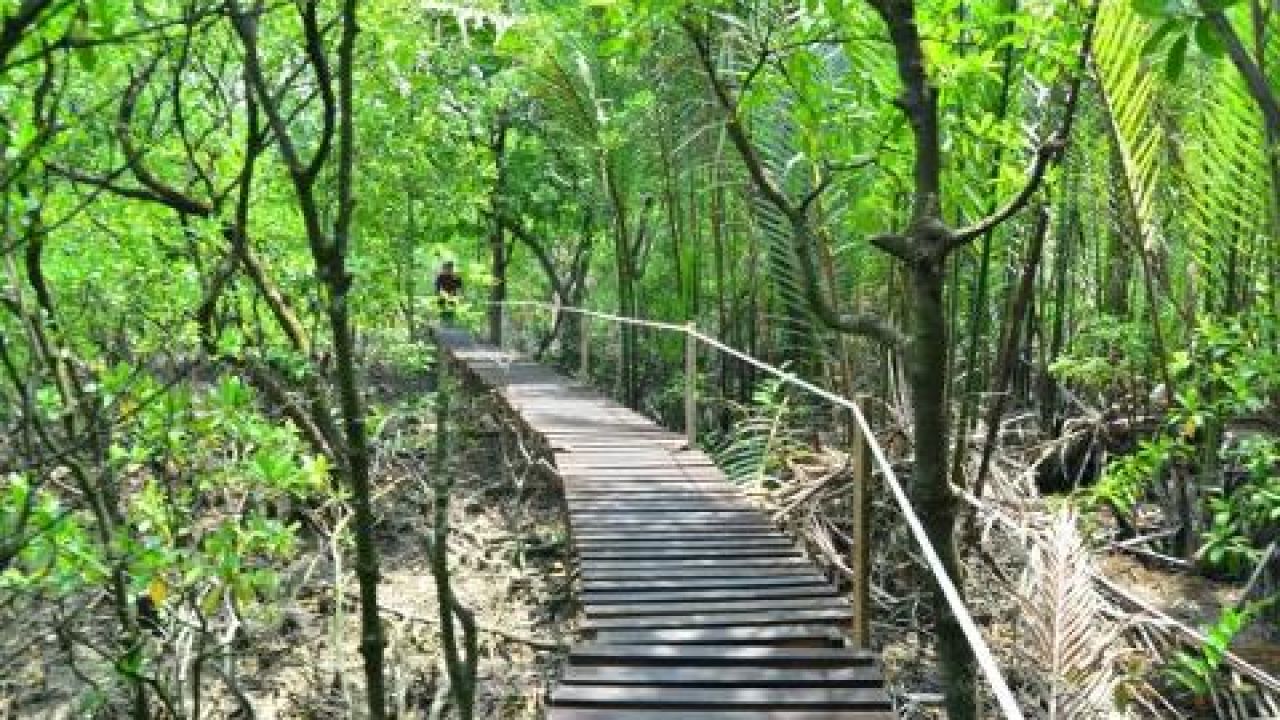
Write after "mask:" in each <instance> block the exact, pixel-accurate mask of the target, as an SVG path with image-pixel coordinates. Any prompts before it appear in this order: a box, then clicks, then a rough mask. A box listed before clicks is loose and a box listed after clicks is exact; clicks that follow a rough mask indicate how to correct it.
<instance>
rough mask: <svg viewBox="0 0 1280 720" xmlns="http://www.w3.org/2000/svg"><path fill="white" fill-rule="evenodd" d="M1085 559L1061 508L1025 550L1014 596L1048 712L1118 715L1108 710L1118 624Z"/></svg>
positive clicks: (1116, 677)
mask: <svg viewBox="0 0 1280 720" xmlns="http://www.w3.org/2000/svg"><path fill="white" fill-rule="evenodd" d="M1092 564H1093V563H1092V557H1091V556H1090V553H1089V551H1088V548H1086V547H1085V544H1084V542H1083V541H1082V540H1081V538H1080V534H1079V532H1078V531H1077V529H1076V516H1075V513H1074V512H1072V511H1069V510H1064V511H1062V512H1060V513H1059V514H1058V516H1057V517H1056V518H1054V519H1053V521H1052V522H1051V523H1050V525H1049V527H1048V530H1047V531H1046V533H1045V535H1044V536H1043V537H1042V538H1038V539H1037V540H1036V541H1035V542H1034V543H1033V544H1032V548H1031V553H1030V556H1029V558H1028V563H1027V568H1026V572H1025V574H1024V576H1023V587H1022V592H1021V594H1020V598H1019V600H1020V604H1021V606H1022V611H1023V612H1022V622H1023V625H1024V627H1025V629H1026V631H1027V642H1026V651H1027V653H1028V656H1029V657H1031V658H1034V659H1035V662H1036V665H1037V667H1038V668H1039V669H1040V677H1039V681H1040V691H1041V693H1042V701H1043V703H1044V707H1045V708H1046V709H1047V710H1048V715H1047V716H1048V717H1049V718H1050V719H1051V720H1053V719H1056V718H1063V719H1067V718H1071V719H1076V718H1111V717H1123V716H1124V715H1123V713H1121V712H1120V711H1118V710H1116V709H1115V698H1116V696H1117V695H1116V689H1117V686H1118V685H1119V684H1120V682H1121V678H1122V673H1121V671H1120V667H1119V660H1120V656H1119V651H1118V650H1117V647H1119V646H1118V645H1117V643H1116V642H1115V641H1116V638H1117V634H1118V629H1117V628H1115V627H1112V626H1111V624H1110V623H1109V622H1108V621H1107V619H1106V618H1105V617H1104V616H1103V609H1104V606H1105V601H1104V600H1103V598H1102V596H1101V595H1100V594H1099V593H1098V590H1097V588H1096V587H1095V585H1094V582H1093V572H1092Z"/></svg>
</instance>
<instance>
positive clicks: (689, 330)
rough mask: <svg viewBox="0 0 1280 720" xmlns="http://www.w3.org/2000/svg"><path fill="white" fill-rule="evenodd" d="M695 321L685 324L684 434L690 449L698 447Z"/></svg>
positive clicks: (696, 339) (696, 340)
mask: <svg viewBox="0 0 1280 720" xmlns="http://www.w3.org/2000/svg"><path fill="white" fill-rule="evenodd" d="M696 330H697V328H696V327H695V326H694V324H693V321H692V320H690V321H689V322H687V323H685V326H684V434H685V438H686V439H687V441H688V444H689V449H690V450H693V449H695V448H697V447H698V445H697V442H698V338H697V337H696V336H695V335H694V332H695V331H696Z"/></svg>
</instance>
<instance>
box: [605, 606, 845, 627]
mask: <svg viewBox="0 0 1280 720" xmlns="http://www.w3.org/2000/svg"><path fill="white" fill-rule="evenodd" d="M852 620H853V612H852V611H851V610H849V609H848V608H831V609H826V610H776V611H773V612H754V613H753V612H738V613H696V614H685V615H634V616H627V617H607V618H593V617H588V618H587V619H585V620H584V621H583V623H582V627H583V628H584V629H589V630H604V629H606V628H681V627H732V626H736V625H792V624H795V623H814V622H825V623H839V624H842V625H843V624H846V623H849V622H852Z"/></svg>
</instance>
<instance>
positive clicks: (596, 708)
mask: <svg viewBox="0 0 1280 720" xmlns="http://www.w3.org/2000/svg"><path fill="white" fill-rule="evenodd" d="M437 337H438V339H439V341H440V343H441V346H442V347H443V348H444V349H445V351H446V352H447V353H448V354H449V355H450V356H451V359H452V361H453V365H454V367H456V368H457V369H459V370H460V371H461V372H463V373H465V374H466V375H467V376H468V378H469V379H470V380H471V381H473V382H477V383H479V384H481V385H482V386H484V387H486V388H488V389H491V390H493V391H495V392H496V393H497V394H498V395H499V398H500V399H501V401H502V402H504V403H505V404H506V405H507V406H508V408H509V409H510V410H511V411H512V412H513V413H514V414H516V415H517V416H518V417H519V418H520V419H521V420H522V421H523V422H524V423H525V425H526V426H527V428H528V429H529V430H530V431H532V432H534V433H536V434H537V435H540V436H541V437H542V438H543V439H544V440H545V442H546V444H547V445H548V447H550V448H551V452H552V455H553V458H554V461H555V466H556V468H557V470H558V474H559V477H560V480H561V483H562V485H563V490H564V497H565V505H566V507H567V510H568V513H569V526H570V531H571V533H572V541H573V549H574V551H575V557H576V561H577V570H578V579H579V583H578V588H577V589H578V599H579V601H580V603H581V605H582V609H583V619H582V623H581V629H582V631H583V636H584V637H583V638H582V641H581V643H580V644H578V645H577V646H575V647H574V648H573V649H572V650H571V651H570V653H569V661H568V665H567V667H566V669H565V672H564V675H563V677H562V678H561V679H560V682H559V684H558V685H557V686H556V687H555V688H554V689H553V690H552V692H551V710H550V713H549V715H548V717H549V718H550V719H551V720H596V719H603V718H618V719H619V720H642V719H646V720H647V719H653V720H659V719H664V720H677V719H687V720H764V719H766V718H767V719H769V720H817V719H819V718H848V719H858V720H871V719H872V718H876V719H887V718H892V717H894V714H893V712H892V705H891V703H890V700H889V697H888V695H887V694H886V693H885V691H884V687H883V682H882V678H881V675H880V668H879V664H878V662H877V659H876V657H875V656H874V655H873V654H872V653H869V652H866V651H860V650H854V649H850V648H848V647H846V642H845V636H844V632H843V630H844V628H846V627H848V626H849V624H850V623H851V622H852V617H851V615H850V610H849V605H848V603H847V602H846V600H845V599H844V598H843V597H841V595H840V594H839V593H838V592H837V590H836V588H835V587H834V586H833V585H832V584H831V583H830V582H828V581H827V580H826V578H824V577H823V576H822V574H821V573H820V572H819V571H818V570H817V569H816V567H815V566H814V565H813V564H812V563H811V562H810V561H809V559H808V558H807V557H805V555H804V554H803V553H802V552H801V551H800V550H799V549H798V548H797V546H796V545H795V543H794V542H792V540H791V539H789V538H788V537H787V536H786V535H784V534H783V533H782V532H780V531H778V530H777V529H776V528H775V527H774V525H773V524H772V523H771V522H770V520H769V519H768V517H766V516H765V515H764V514H763V513H761V512H759V511H758V510H756V509H755V508H754V507H753V506H752V504H751V503H750V502H749V501H748V499H747V498H745V497H744V496H743V495H742V494H741V493H739V492H738V491H737V490H736V489H735V488H734V487H733V486H732V485H731V484H730V483H729V482H728V481H727V479H726V478H725V476H724V475H723V474H722V473H721V472H720V471H719V470H718V469H717V468H716V467H715V465H714V464H713V463H712V462H711V460H710V459H709V458H708V457H707V456H706V455H705V454H703V453H702V452H700V451H697V450H694V451H690V450H688V449H686V448H685V447H684V443H685V441H684V438H683V436H681V435H676V434H673V433H670V432H667V431H664V430H663V429H661V428H660V427H658V426H657V425H655V424H654V423H653V422H651V421H650V420H648V419H646V418H644V417H643V416H641V415H639V414H637V413H635V412H632V411H631V410H628V409H627V408H625V407H623V406H621V405H618V404H617V403H614V402H612V401H610V400H608V399H606V398H604V397H602V396H601V395H599V394H597V393H596V392H594V391H592V390H590V389H587V388H585V387H584V386H582V385H581V384H580V383H577V382H575V381H574V380H572V379H570V378H566V377H565V376H563V375H559V374H557V373H555V372H553V371H551V370H550V369H548V368H546V367H543V366H541V365H538V364H536V363H531V362H528V361H525V360H522V359H520V358H519V357H515V356H512V355H510V354H506V353H503V352H501V351H498V350H496V349H495V348H493V347H490V346H484V345H478V344H475V343H474V342H473V341H472V340H471V339H470V337H469V336H468V335H466V334H465V333H462V332H459V331H441V332H439V333H438V334H437Z"/></svg>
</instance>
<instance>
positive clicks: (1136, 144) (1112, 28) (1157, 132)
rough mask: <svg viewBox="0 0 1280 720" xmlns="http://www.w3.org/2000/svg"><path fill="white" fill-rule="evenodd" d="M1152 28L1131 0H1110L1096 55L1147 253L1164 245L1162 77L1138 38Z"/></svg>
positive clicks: (1132, 216)
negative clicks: (1160, 216) (1159, 201)
mask: <svg viewBox="0 0 1280 720" xmlns="http://www.w3.org/2000/svg"><path fill="white" fill-rule="evenodd" d="M1150 32H1151V30H1150V28H1149V27H1148V26H1147V23H1146V21H1145V20H1143V19H1142V18H1140V17H1139V16H1138V15H1137V14H1136V13H1135V12H1134V11H1133V10H1132V9H1131V8H1130V3H1129V2H1128V0H1106V1H1104V2H1103V3H1102V7H1101V9H1100V11H1099V14H1098V29H1097V34H1096V37H1095V40H1094V50H1093V53H1092V55H1091V61H1092V69H1093V74H1094V76H1095V78H1096V80H1097V84H1098V90H1099V95H1100V99H1101V100H1102V105H1103V108H1104V114H1105V123H1106V129H1107V132H1108V134H1109V135H1110V136H1111V141H1112V144H1113V147H1114V149H1115V152H1116V153H1117V155H1118V156H1119V161H1120V171H1121V174H1122V175H1123V178H1122V180H1123V183H1122V185H1123V187H1122V188H1120V189H1122V190H1123V191H1124V194H1123V200H1124V203H1123V207H1124V208H1125V209H1126V211H1127V212H1126V214H1128V215H1129V220H1130V221H1131V223H1132V225H1133V228H1132V229H1133V230H1134V231H1135V232H1136V234H1137V238H1138V240H1140V242H1141V243H1142V248H1143V249H1144V250H1145V251H1146V252H1153V251H1155V250H1156V249H1157V247H1158V246H1159V244H1160V235H1161V233H1160V224H1159V219H1158V217H1157V215H1156V213H1157V207H1156V196H1157V191H1158V189H1159V187H1160V185H1161V183H1162V181H1163V180H1164V175H1165V173H1164V171H1163V165H1162V162H1161V160H1162V155H1163V151H1164V149H1165V144H1166V142H1167V137H1166V133H1165V130H1164V128H1163V127H1162V126H1161V124H1160V123H1159V122H1158V118H1157V113H1156V110H1157V104H1158V102H1159V99H1160V93H1161V87H1162V86H1161V82H1160V77H1159V76H1158V75H1157V74H1155V73H1154V72H1151V70H1150V69H1149V68H1148V67H1147V65H1146V62H1145V61H1144V59H1143V57H1142V46H1141V43H1138V42H1135V38H1143V37H1148V36H1149V34H1150Z"/></svg>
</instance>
